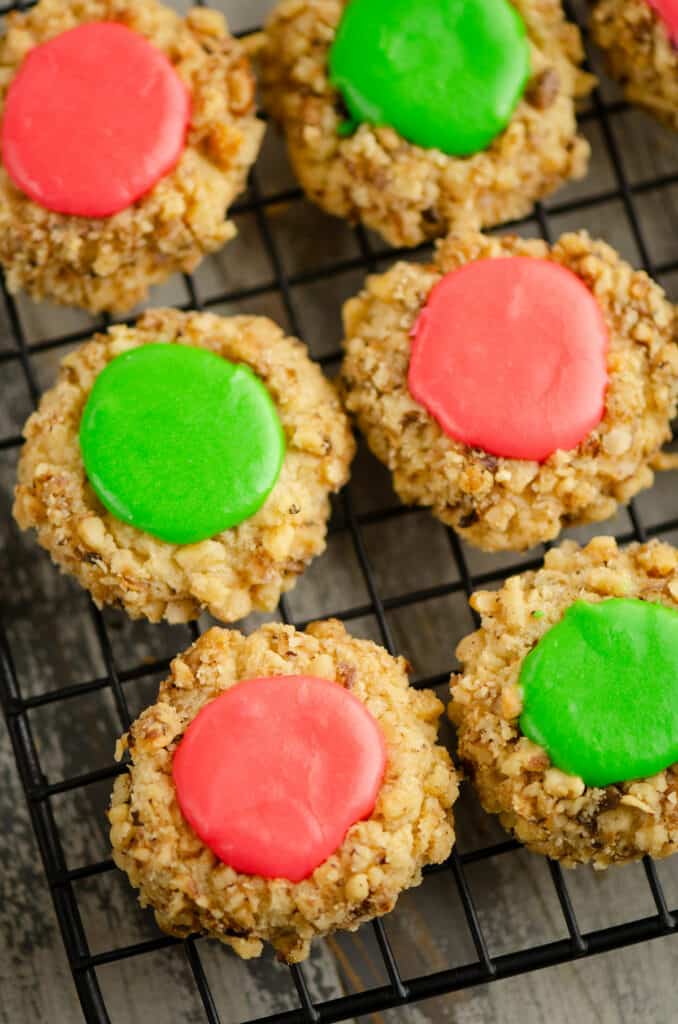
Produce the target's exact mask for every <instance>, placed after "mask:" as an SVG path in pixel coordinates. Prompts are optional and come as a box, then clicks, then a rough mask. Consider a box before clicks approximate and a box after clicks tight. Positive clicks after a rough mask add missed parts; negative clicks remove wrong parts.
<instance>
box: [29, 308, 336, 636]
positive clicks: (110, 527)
mask: <svg viewBox="0 0 678 1024" xmlns="http://www.w3.org/2000/svg"><path fill="white" fill-rule="evenodd" d="M155 342H172V343H174V344H178V345H199V346H202V347H204V348H207V349H210V350H211V351H213V352H216V353H217V354H219V355H221V356H223V357H224V358H226V359H230V360H232V361H235V362H241V363H244V364H245V365H247V366H249V367H251V369H252V370H254V372H255V373H256V374H257V375H258V376H259V377H260V378H261V380H262V381H263V383H264V384H265V385H266V387H267V388H268V390H269V393H270V394H271V397H272V398H273V401H274V402H275V405H276V408H277V410H278V415H279V416H280V420H281V423H282V426H283V429H284V431H285V436H286V441H287V449H286V454H285V459H284V462H283V466H282V469H281V472H280V475H279V477H278V480H277V482H276V484H275V486H274V488H273V490H272V491H271V493H270V495H269V496H268V498H267V499H266V501H265V502H264V504H263V505H262V507H261V508H260V509H259V511H258V512H256V513H255V515H253V516H251V517H250V518H249V519H246V520H245V521H244V522H242V523H240V525H238V526H236V527H233V528H232V529H229V530H225V531H224V532H223V533H220V534H217V535H216V536H215V537H212V538H210V539H209V540H204V541H201V542H200V543H198V544H184V545H178V546H177V545H175V544H169V543H167V542H165V541H162V540H158V539H157V538H156V537H152V536H151V535H150V534H147V533H143V532H142V531H140V530H137V529H135V528H134V527H133V526H129V525H127V524H126V523H123V522H121V521H120V520H118V519H116V518H115V516H113V515H112V514H111V513H110V512H108V511H107V510H106V509H105V508H104V507H103V505H102V504H101V502H100V501H99V500H98V498H97V497H96V495H95V494H94V491H93V490H92V488H91V487H90V485H89V483H88V481H87V476H86V473H85V467H84V464H83V461H82V455H81V453H80V445H79V440H78V432H79V427H80V419H81V416H82V411H83V409H84V406H85V403H86V401H87V398H88V395H89V393H90V391H91V389H92V386H93V384H94V380H95V378H96V376H97V374H98V373H100V372H101V370H103V369H104V367H105V366H106V365H107V364H108V363H109V362H110V360H111V359H114V358H115V356H117V355H119V354H120V353H122V352H125V351H128V350H129V349H132V348H136V347H137V346H139V345H143V344H150V343H155ZM25 436H26V444H25V445H24V448H23V451H22V454H21V460H20V463H19V482H18V485H17V488H16V498H15V504H14V515H15V517H16V519H17V521H18V523H19V525H20V526H21V527H22V528H23V529H29V528H30V527H34V528H35V529H36V530H37V533H38V540H39V542H40V543H41V544H42V546H43V547H45V548H46V549H47V550H48V551H49V553H50V554H51V556H52V558H53V560H54V561H55V562H56V563H57V564H58V565H59V566H60V567H61V568H62V569H63V570H64V571H65V572H68V573H70V574H71V575H73V576H75V577H76V578H77V579H78V580H79V581H80V582H81V583H82V585H83V586H84V587H86V588H87V589H88V590H89V591H90V593H91V594H92V596H93V598H94V600H95V601H96V603H97V604H98V605H100V606H101V605H104V604H115V605H119V606H121V607H123V608H124V609H125V611H126V612H127V613H128V615H130V616H131V617H132V618H139V617H142V616H143V617H145V618H148V619H150V620H151V621H152V622H157V621H159V620H160V619H162V618H165V619H167V620H168V621H170V622H185V621H186V620H188V619H193V618H197V617H198V615H200V613H201V612H202V611H203V610H204V609H208V610H209V611H210V612H211V614H212V615H214V616H215V617H216V618H217V619H221V620H222V621H224V622H233V621H235V620H237V619H240V618H243V617H244V616H245V615H247V614H249V612H250V611H252V610H259V611H272V610H273V608H274V607H275V606H276V604H277V602H278V600H279V598H280V595H281V593H283V592H285V591H287V590H289V589H290V588H291V587H292V586H294V583H295V582H296V579H297V577H298V576H299V574H300V573H301V572H303V570H304V569H305V567H306V566H307V565H308V563H309V562H310V561H311V559H312V558H313V557H314V556H315V555H318V554H320V552H322V551H323V550H324V548H325V534H326V529H327V519H328V517H329V513H330V502H329V495H330V494H331V493H332V492H333V491H337V490H339V488H340V487H341V486H342V485H343V484H344V483H345V481H346V479H347V477H348V469H349V465H350V462H351V459H352V457H353V452H354V447H355V446H354V442H353V438H352V436H351V432H350V428H349V425H348V422H347V419H346V416H345V415H344V413H343V411H342V408H341V405H340V403H339V398H338V396H337V393H336V391H335V389H334V387H333V385H332V384H331V383H330V382H329V381H328V380H327V379H326V378H325V377H324V376H323V374H322V371H321V370H320V368H319V367H318V366H317V365H316V364H315V363H312V362H311V360H310V359H309V357H308V355H307V352H306V347H305V346H304V345H302V343H301V342H300V341H297V340H296V339H294V338H288V337H285V335H284V334H283V331H282V330H281V329H280V328H279V327H278V326H277V325H276V324H274V323H273V322H272V321H271V320H267V319H265V318H264V317H252V316H249V317H248V316H239V317H232V318H230V319H226V318H224V317H219V316H215V315H213V314H211V313H179V312H177V311H176V310H171V309H164V310H163V309H158V310H150V311H149V312H147V313H145V314H144V315H143V316H142V317H141V319H140V320H139V321H138V322H137V324H136V325H135V326H133V327H127V326H125V325H118V326H115V327H111V328H110V329H109V331H108V333H107V334H99V335H96V336H95V338H93V339H92V340H91V341H89V342H87V343H86V344H85V345H83V346H82V347H81V348H79V349H77V350H76V351H75V352H72V353H71V354H70V355H68V356H67V357H66V358H65V359H64V361H63V363H62V365H61V371H60V374H59V378H58V381H57V383H56V385H55V386H54V387H53V388H52V389H51V390H50V391H48V392H46V394H45V395H43V398H42V401H41V403H40V407H39V409H38V411H37V412H36V413H34V414H33V415H32V416H31V417H30V419H29V420H28V423H27V424H26V428H25Z"/></svg>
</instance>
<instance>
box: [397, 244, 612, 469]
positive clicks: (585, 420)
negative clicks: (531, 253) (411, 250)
mask: <svg viewBox="0 0 678 1024" xmlns="http://www.w3.org/2000/svg"><path fill="white" fill-rule="evenodd" d="M607 347H608V333H607V326H606V324H605V320H604V317H603V314H602V311H601V309H600V307H599V305H598V303H597V302H596V299H595V298H594V296H593V294H592V293H591V292H590V291H589V289H588V288H587V287H586V285H585V284H584V283H583V282H582V281H581V280H580V279H579V278H578V277H576V275H575V274H573V273H572V272H571V271H569V270H566V269H565V267H562V266H560V265H559V264H558V263H554V262H552V261H551V260H539V259H530V258H528V257H519V256H516V257H510V258H508V259H495V260H491V259H486V260H478V261H476V262H474V263H467V264H466V265H465V266H463V267H461V268H460V269H459V270H454V271H452V272H451V273H449V274H447V275H446V276H445V277H444V278H443V279H442V281H440V282H439V283H438V284H437V285H436V287H435V288H434V289H433V290H432V292H431V294H430V296H429V299H428V302H427V304H426V306H425V307H424V309H423V311H422V313H421V315H420V317H419V319H418V321H417V323H416V324H415V327H414V331H413V340H412V354H411V359H410V368H409V375H408V386H409V389H410V393H411V395H412V397H413V398H415V399H416V401H417V402H419V403H420V404H421V405H423V406H424V407H425V408H426V409H427V410H428V411H429V412H430V413H431V415H432V416H434V417H435V419H436V420H437V421H438V423H439V424H440V426H441V427H442V429H443V430H444V431H445V433H446V434H448V435H449V436H450V437H452V438H454V439H455V440H457V441H461V442H463V443H464V444H467V445H469V446H470V447H473V448H482V449H483V450H484V451H486V452H489V453H490V454H492V455H499V456H504V457H505V458H514V459H536V460H537V461H543V460H544V459H546V458H548V456H549V455H551V454H552V453H553V452H554V451H556V449H558V448H562V449H564V450H569V449H571V448H575V447H576V446H577V445H578V444H579V442H580V441H582V440H583V438H585V437H586V435H587V434H589V433H590V432H591V430H593V428H594V427H595V426H596V425H597V424H598V423H599V422H600V420H601V418H602V416H603V412H604V408H605V389H606V386H607Z"/></svg>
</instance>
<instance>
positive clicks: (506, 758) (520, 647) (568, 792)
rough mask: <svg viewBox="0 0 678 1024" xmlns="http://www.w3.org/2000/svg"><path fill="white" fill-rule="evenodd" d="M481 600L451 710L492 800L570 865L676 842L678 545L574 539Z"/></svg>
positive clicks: (466, 757) (533, 844)
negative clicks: (584, 543)
mask: <svg viewBox="0 0 678 1024" xmlns="http://www.w3.org/2000/svg"><path fill="white" fill-rule="evenodd" d="M472 604H473V606H474V607H475V608H476V609H477V610H478V612H479V613H480V615H481V618H482V624H481V628H480V629H479V630H478V631H477V632H476V633H474V634H473V635H472V636H470V637H467V638H466V639H465V640H463V641H462V643H461V644H460V645H459V649H458V652H457V653H458V656H459V660H460V662H461V664H462V671H461V673H460V674H459V675H458V676H456V677H454V678H453V680H452V704H451V706H450V714H451V717H452V719H453V720H454V722H455V723H456V725H457V728H458V735H459V753H460V756H461V758H462V760H463V761H464V763H465V764H466V765H467V766H468V769H469V774H470V775H471V777H472V779H473V781H474V783H475V786H476V789H477V791H478V794H479V796H480V799H481V802H482V803H483V805H484V807H485V808H486V809H487V810H488V811H490V812H492V813H496V814H499V816H500V819H501V821H502V823H503V824H504V826H505V827H506V828H508V829H509V830H510V831H511V832H513V833H514V835H515V836H516V837H517V838H518V839H520V840H521V841H522V842H524V843H525V844H526V845H527V846H528V847H529V848H530V849H532V850H535V851H536V852H539V853H543V854H546V855H547V856H549V857H552V858H555V859H558V860H561V861H563V862H564V863H566V864H575V863H578V862H587V861H591V862H593V863H594V864H595V866H596V867H606V866H607V865H608V864H611V863H620V862H624V861H629V860H636V859H638V858H640V857H642V856H644V855H645V854H651V855H652V856H654V857H664V856H668V855H669V854H671V853H673V852H675V850H676V849H677V848H678V838H677V837H678V809H677V806H676V805H677V802H678V551H676V549H675V548H673V547H671V546H670V545H669V544H665V543H662V542H660V541H656V540H655V541H651V542H650V543H648V544H632V545H631V546H630V547H628V548H626V549H624V550H620V549H619V548H618V547H617V544H616V542H615V541H614V539H613V538H611V537H598V538H595V539H594V540H592V541H591V542H590V543H589V544H588V545H587V546H586V547H585V548H580V547H579V546H578V545H576V544H575V543H574V542H572V541H567V542H565V543H564V544H563V545H561V547H559V548H555V549H553V550H552V551H549V552H548V554H547V555H546V558H545V561H544V565H543V567H542V568H540V569H538V570H537V571H536V572H527V573H523V574H522V575H520V576H515V577H513V578H512V579H509V580H508V581H507V582H506V583H505V584H504V586H503V588H502V589H501V590H499V591H497V592H482V591H481V592H480V593H478V594H475V595H474V598H473V600H472ZM539 612H541V613H543V614H542V615H538V614H535V613H539Z"/></svg>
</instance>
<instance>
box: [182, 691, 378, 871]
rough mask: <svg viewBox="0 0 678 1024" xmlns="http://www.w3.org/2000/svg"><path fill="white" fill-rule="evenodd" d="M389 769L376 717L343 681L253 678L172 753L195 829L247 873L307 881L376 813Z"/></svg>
mask: <svg viewBox="0 0 678 1024" xmlns="http://www.w3.org/2000/svg"><path fill="white" fill-rule="evenodd" d="M385 766H386V745H385V742H384V737H383V735H382V732H381V730H380V729H379V726H378V725H377V723H376V721H375V720H374V718H373V717H372V715H371V714H370V712H369V711H368V710H367V708H366V707H365V706H364V704H362V703H361V702H360V701H359V700H358V699H357V697H354V696H353V695H352V694H351V693H349V692H348V691H347V690H345V689H344V688H343V687H342V686H340V685H339V684H338V683H333V682H330V681H329V680H327V679H316V678H314V677H312V676H275V677H272V678H266V679H248V680H245V681H244V682H241V683H238V684H237V685H236V686H234V687H232V689H230V690H227V691H226V692H225V693H223V694H221V696H219V697H217V698H216V700H213V701H211V702H210V703H209V704H206V705H205V707H204V708H203V709H202V710H201V711H200V713H199V714H198V715H197V716H196V717H195V718H194V720H193V721H192V722H191V724H190V725H189V727H188V729H187V730H186V732H185V733H184V737H183V739H182V740H181V743H180V744H179V746H178V748H177V751H176V753H175V755H174V764H173V774H174V783H175V786H176V792H177V799H178V801H179V806H180V808H181V811H182V813H183V815H184V817H185V818H186V819H187V821H188V822H189V824H190V825H191V827H192V828H193V830H194V831H195V832H196V833H197V835H198V836H199V837H200V838H201V839H202V841H203V842H204V843H205V844H206V845H207V846H209V848H210V849H211V850H212V852H213V853H215V854H216V856H217V857H219V859H220V860H222V861H223V862H224V863H225V864H228V865H230V867H232V868H234V869H235V870H236V871H240V872H243V873H244V874H250V875H260V876H262V877H264V878H286V879H288V880H289V881H290V882H300V881H302V879H304V878H308V876H309V875H310V874H312V872H313V871H314V870H315V869H316V868H317V867H318V866H319V865H320V864H322V863H323V861H325V860H327V858H328V857H329V856H330V855H331V854H332V853H334V851H335V850H336V849H337V848H338V847H339V846H341V844H342V842H343V841H344V838H345V836H346V833H347V831H348V829H349V828H350V827H351V825H354V824H355V823H356V822H357V821H362V820H363V819H364V818H367V817H369V815H370V814H371V813H372V810H373V809H374V804H375V801H376V798H377V793H378V792H379V788H380V786H381V782H382V779H383V775H384V769H385Z"/></svg>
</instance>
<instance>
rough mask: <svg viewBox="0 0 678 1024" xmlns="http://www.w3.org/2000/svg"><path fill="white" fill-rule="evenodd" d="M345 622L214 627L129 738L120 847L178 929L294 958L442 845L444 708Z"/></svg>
mask: <svg viewBox="0 0 678 1024" xmlns="http://www.w3.org/2000/svg"><path fill="white" fill-rule="evenodd" d="M407 673H408V665H407V663H406V662H405V660H404V659H403V658H394V657H392V656H391V655H390V654H388V653H387V652H386V651H385V650H383V648H381V647H378V646H377V645H376V644H373V643H370V642H369V641H367V640H357V639H354V638H352V637H351V636H349V634H348V633H347V632H346V630H345V629H344V627H343V625H342V624H341V623H339V622H337V621H334V620H331V621H328V622H316V623H314V624H312V625H311V626H309V627H308V629H307V630H306V631H305V632H303V633H302V632H298V631H297V630H295V629H294V628H293V627H292V626H285V625H282V624H279V623H270V624H268V625H265V626H263V627H262V628H261V629H259V630H257V631H256V632H255V633H253V634H251V635H250V636H247V637H245V636H243V635H242V634H240V633H238V632H235V631H228V630H224V629H211V630H210V631H209V632H208V633H206V634H205V635H204V636H202V637H201V638H200V639H199V640H198V641H197V642H196V643H195V644H194V645H193V646H192V647H191V648H189V650H188V651H186V652H184V653H183V654H181V655H179V656H178V657H177V658H175V659H174V661H173V662H172V665H171V674H170V676H169V678H168V679H167V680H165V682H164V683H162V684H161V687H160V693H159V696H158V700H157V702H156V703H155V704H154V705H153V706H152V707H150V708H148V709H147V710H146V711H144V712H143V713H142V714H141V715H140V717H139V718H138V719H137V721H136V722H135V723H134V724H133V725H132V727H131V729H130V731H129V733H128V734H127V735H125V736H124V737H123V738H122V740H121V742H120V744H119V746H118V756H120V755H121V754H122V752H123V751H125V750H128V751H129V754H130V764H129V770H128V772H126V773H125V774H124V775H122V776H120V777H119V778H118V779H117V780H116V783H115V787H114V790H113V796H112V800H111V806H110V810H109V820H110V822H111V843H112V846H113V856H114V859H115V862H116V864H117V865H118V867H119V868H121V869H122V870H123V871H125V872H126V873H127V875H128V877H129V879H130V882H131V883H132V885H133V886H134V887H135V888H137V889H138V890H139V899H140V902H141V904H142V905H143V906H150V907H152V908H153V910H154V911H155V916H156V920H157V922H158V924H159V925H160V927H161V928H162V929H163V930H164V931H167V932H169V933H170V934H172V935H177V936H180V937H185V936H187V935H191V934H195V933H206V934H207V935H209V936H211V937H212V938H216V939H219V940H220V941H221V942H223V943H225V944H227V945H229V946H231V947H232V948H233V949H234V950H235V952H236V953H237V954H238V955H239V956H242V957H244V958H250V957H256V956H259V955H260V954H261V952H262V949H263V943H264V942H270V943H271V944H272V946H273V947H274V948H275V950H276V952H277V954H278V956H279V957H280V958H282V959H283V960H286V961H287V962H288V963H296V962H298V961H300V960H304V959H305V958H306V957H307V956H308V955H309V952H310V944H311V940H312V939H313V938H315V937H316V936H323V935H327V934H329V933H331V932H333V931H336V930H337V929H349V930H351V931H353V930H355V929H356V928H357V927H358V926H359V925H360V924H361V923H362V922H364V921H369V920H370V919H372V918H374V917H377V916H380V915H382V914H385V913H387V912H388V911H389V910H391V909H392V908H393V906H394V905H395V902H396V900H397V898H398V896H399V894H400V893H401V892H402V891H403V890H404V889H408V888H410V887H411V886H414V885H418V884H419V883H420V882H421V880H422V869H423V868H424V867H425V866H426V865H427V864H433V863H440V862H441V861H443V860H445V859H446V858H447V857H448V856H449V854H450V851H451V849H452V845H453V842H454V831H453V819H452V805H453V804H454V801H455V800H456V797H457V777H456V773H455V770H454V768H453V766H452V762H451V759H450V756H449V754H448V753H447V751H446V750H445V749H444V748H443V747H442V746H440V745H439V744H437V742H436V736H437V724H438V719H439V717H440V714H441V712H442V710H443V706H442V704H441V703H440V701H439V700H438V699H437V697H436V696H435V694H434V693H432V692H431V691H429V690H416V689H414V688H413V687H410V686H409V683H408V675H407Z"/></svg>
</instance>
